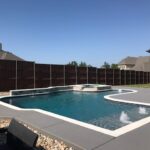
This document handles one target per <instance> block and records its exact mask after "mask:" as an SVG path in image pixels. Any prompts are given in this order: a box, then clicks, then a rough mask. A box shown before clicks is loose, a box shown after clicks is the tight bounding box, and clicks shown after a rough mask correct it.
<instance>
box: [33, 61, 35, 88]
mask: <svg viewBox="0 0 150 150" xmlns="http://www.w3.org/2000/svg"><path fill="white" fill-rule="evenodd" d="M33 78H34V81H33V82H34V89H35V62H33Z"/></svg>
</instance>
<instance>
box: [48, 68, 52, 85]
mask: <svg viewBox="0 0 150 150" xmlns="http://www.w3.org/2000/svg"><path fill="white" fill-rule="evenodd" d="M49 86H52V71H51V65H49Z"/></svg>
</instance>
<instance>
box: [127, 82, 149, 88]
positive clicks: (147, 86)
mask: <svg viewBox="0 0 150 150" xmlns="http://www.w3.org/2000/svg"><path fill="white" fill-rule="evenodd" d="M128 86H129V87H135V88H150V83H149V84H134V85H128Z"/></svg>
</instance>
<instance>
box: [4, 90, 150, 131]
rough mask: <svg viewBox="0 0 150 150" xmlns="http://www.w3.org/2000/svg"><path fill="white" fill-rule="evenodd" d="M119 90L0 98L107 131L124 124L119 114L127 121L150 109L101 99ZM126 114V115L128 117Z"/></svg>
mask: <svg viewBox="0 0 150 150" xmlns="http://www.w3.org/2000/svg"><path fill="white" fill-rule="evenodd" d="M116 93H118V91H107V92H99V93H84V92H72V91H68V92H55V93H51V94H47V95H38V96H26V97H17V98H7V99H3V100H2V101H4V102H6V103H11V104H12V105H15V106H18V107H21V108H40V109H43V110H46V111H49V112H53V113H56V114H59V115H63V116H66V117H69V118H73V119H76V120H79V121H83V122H86V123H90V124H93V125H96V126H99V127H103V128H107V129H110V130H114V129H117V128H119V127H122V126H124V125H126V124H127V123H126V122H124V121H122V119H120V118H121V114H122V112H124V113H126V115H127V116H122V118H123V117H124V118H123V119H126V120H127V119H128V121H129V120H130V121H132V122H133V121H136V120H139V119H141V118H144V117H147V116H148V115H149V114H150V108H149V107H145V106H144V109H146V112H145V113H140V112H139V109H140V107H141V106H138V105H132V104H125V103H117V102H112V101H109V100H106V99H104V96H105V95H109V94H116ZM127 117H129V118H127Z"/></svg>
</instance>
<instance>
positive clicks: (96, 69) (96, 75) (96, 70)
mask: <svg viewBox="0 0 150 150" xmlns="http://www.w3.org/2000/svg"><path fill="white" fill-rule="evenodd" d="M96 84H98V79H97V68H96Z"/></svg>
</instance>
